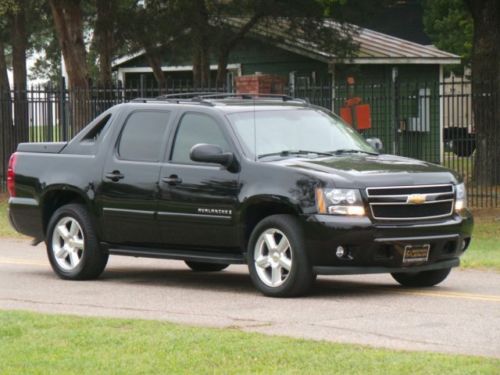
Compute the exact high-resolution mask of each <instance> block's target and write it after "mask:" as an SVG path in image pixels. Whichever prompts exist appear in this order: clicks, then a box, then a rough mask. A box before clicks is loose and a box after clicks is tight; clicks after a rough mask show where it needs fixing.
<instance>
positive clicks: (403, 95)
mask: <svg viewBox="0 0 500 375" xmlns="http://www.w3.org/2000/svg"><path fill="white" fill-rule="evenodd" d="M393 67H396V68H397V80H396V82H393V79H392V74H393V73H392V70H393ZM347 77H353V78H354V80H355V84H354V85H352V86H348V85H347V84H346V81H347ZM335 81H336V85H337V89H336V90H335V99H334V107H335V108H334V110H335V112H337V113H338V112H339V110H340V107H342V106H343V105H344V103H345V101H346V99H347V98H350V97H360V98H361V99H362V102H363V103H364V104H369V105H370V108H371V114H372V129H370V130H367V131H365V134H366V136H374V137H379V138H381V140H382V142H383V143H384V146H385V151H386V152H389V153H398V154H400V155H405V156H408V157H414V158H418V159H423V158H425V159H427V160H428V161H431V162H439V157H440V151H439V150H440V133H439V126H440V124H439V66H438V65H396V66H390V65H357V66H352V65H351V66H337V67H336V69H335Z"/></svg>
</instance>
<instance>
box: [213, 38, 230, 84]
mask: <svg viewBox="0 0 500 375" xmlns="http://www.w3.org/2000/svg"><path fill="white" fill-rule="evenodd" d="M230 52H231V51H230V49H228V48H224V47H223V48H221V49H220V50H219V58H218V61H217V78H216V79H215V85H216V86H217V87H224V86H226V83H227V82H226V76H227V63H228V61H229V53H230Z"/></svg>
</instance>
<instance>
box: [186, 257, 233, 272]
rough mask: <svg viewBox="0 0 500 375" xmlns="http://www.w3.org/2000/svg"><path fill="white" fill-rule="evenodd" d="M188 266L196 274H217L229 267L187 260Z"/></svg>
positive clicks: (227, 265)
mask: <svg viewBox="0 0 500 375" xmlns="http://www.w3.org/2000/svg"><path fill="white" fill-rule="evenodd" d="M185 263H186V265H187V266H188V267H189V268H191V269H192V270H193V271H195V272H217V271H222V270H223V269H225V268H227V267H229V264H220V263H205V262H191V261H188V260H186V261H185Z"/></svg>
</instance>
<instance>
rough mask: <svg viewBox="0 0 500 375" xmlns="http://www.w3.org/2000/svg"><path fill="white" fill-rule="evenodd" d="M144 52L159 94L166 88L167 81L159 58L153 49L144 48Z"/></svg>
mask: <svg viewBox="0 0 500 375" xmlns="http://www.w3.org/2000/svg"><path fill="white" fill-rule="evenodd" d="M145 51H146V55H145V56H146V60H147V61H148V64H149V66H150V67H151V69H153V75H154V77H155V79H156V82H157V83H158V87H159V89H160V92H161V91H162V90H163V89H164V88H165V87H166V82H167V79H166V77H165V73H164V72H163V70H162V69H161V65H162V64H161V63H162V61H161V57H160V55H159V54H158V51H156V50H155V49H154V48H148V47H146V48H145Z"/></svg>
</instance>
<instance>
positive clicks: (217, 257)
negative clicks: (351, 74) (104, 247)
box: [108, 247, 247, 264]
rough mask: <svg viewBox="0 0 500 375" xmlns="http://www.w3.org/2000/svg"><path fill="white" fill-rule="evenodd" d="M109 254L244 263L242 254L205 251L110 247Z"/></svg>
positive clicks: (244, 259)
mask: <svg viewBox="0 0 500 375" xmlns="http://www.w3.org/2000/svg"><path fill="white" fill-rule="evenodd" d="M108 251H109V253H110V254H111V255H124V256H132V257H138V258H160V259H175V260H187V261H191V262H203V263H221V264H246V262H247V261H246V258H245V255H244V254H237V253H218V252H208V251H207V252H206V251H189V250H172V249H168V250H167V249H143V248H134V247H119V248H116V247H110V248H108Z"/></svg>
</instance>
